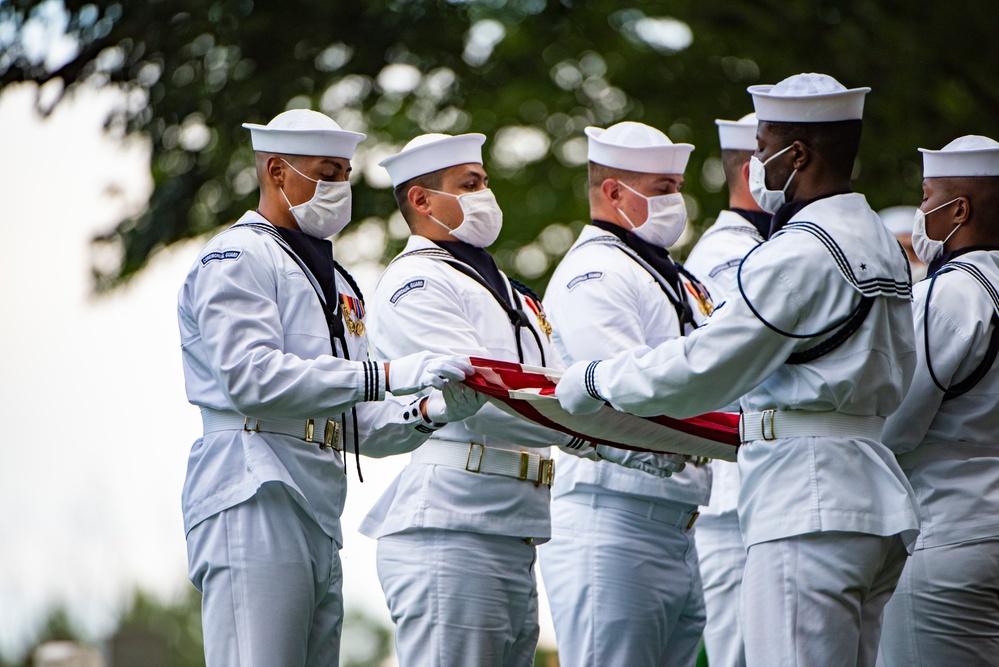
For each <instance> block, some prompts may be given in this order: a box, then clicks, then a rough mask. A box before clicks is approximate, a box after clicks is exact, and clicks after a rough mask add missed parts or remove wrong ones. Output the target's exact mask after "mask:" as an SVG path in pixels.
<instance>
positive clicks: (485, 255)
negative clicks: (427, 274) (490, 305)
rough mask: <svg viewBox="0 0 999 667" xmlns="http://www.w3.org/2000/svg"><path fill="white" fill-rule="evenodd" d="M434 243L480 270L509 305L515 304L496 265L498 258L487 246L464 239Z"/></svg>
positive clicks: (480, 273) (460, 260)
mask: <svg viewBox="0 0 999 667" xmlns="http://www.w3.org/2000/svg"><path fill="white" fill-rule="evenodd" d="M434 243H436V244H437V245H439V246H440V247H441V248H443V249H444V250H447V251H448V252H449V253H451V254H452V255H454V258H455V259H457V260H458V261H459V262H464V263H465V264H468V265H469V266H470V267H472V268H473V269H475V270H476V271H478V273H479V275H481V276H482V277H483V278H485V280H486V282H487V283H489V286H490V287H492V288H493V289H494V290H495V291H496V293H497V294H499V295H500V296H502V297H503V300H504V301H506V304H507V305H508V306H510V307H513V306H514V304H513V303H511V302H510V292H509V289H508V287H507V282H506V281H505V280H503V276H502V274H500V270H499V267H497V266H496V260H494V259H493V256H492V255H490V254H489V251H487V250H486V249H485V248H476V247H475V246H473V245H470V244H468V243H465V242H464V241H434Z"/></svg>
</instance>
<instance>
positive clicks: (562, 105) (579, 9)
mask: <svg viewBox="0 0 999 667" xmlns="http://www.w3.org/2000/svg"><path fill="white" fill-rule="evenodd" d="M60 6H62V3H60V2H59V0H47V2H42V3H39V2H34V1H31V2H28V1H13V2H6V3H0V25H6V26H7V27H8V28H9V27H10V26H13V27H14V28H15V29H14V30H13V31H11V30H9V29H8V30H6V31H3V32H2V33H0V48H2V49H3V51H2V55H0V85H7V84H10V83H12V82H16V81H23V80H30V81H36V82H38V83H41V84H45V83H46V82H50V83H49V84H48V87H47V88H43V89H42V91H43V92H45V93H46V94H45V95H41V96H40V101H44V102H45V104H46V106H45V107H43V108H42V109H41V110H42V111H43V112H44V111H45V110H46V109H47V108H49V103H48V99H49V98H50V97H56V96H53V95H52V94H51V93H52V88H55V89H56V92H58V91H61V92H62V93H67V92H71V91H72V90H73V87H74V86H77V85H80V84H81V83H83V82H89V83H91V84H98V85H115V86H120V87H121V88H122V89H124V90H126V91H128V93H129V95H128V98H127V99H128V103H127V104H124V105H123V106H122V107H121V108H120V109H118V110H117V111H116V112H115V113H114V114H113V115H112V117H111V118H109V121H108V125H109V129H111V130H112V131H117V132H121V133H139V134H141V135H142V136H145V137H148V139H149V140H150V141H151V144H152V149H153V150H152V162H151V165H150V168H151V171H152V174H153V177H154V180H155V191H154V193H153V195H152V198H151V199H150V201H149V206H148V208H147V210H146V211H145V212H143V213H142V214H141V215H139V216H138V217H136V218H133V219H128V220H123V221H122V222H121V223H120V224H119V225H117V226H116V227H115V228H114V229H112V230H109V231H108V232H107V234H104V235H102V236H101V237H100V238H99V239H95V244H97V245H104V246H108V247H110V248H111V250H112V253H111V255H112V256H113V257H115V258H116V262H115V263H114V265H113V266H95V272H94V278H95V286H96V287H97V288H98V289H99V290H103V289H107V288H110V287H113V286H115V285H117V284H120V283H121V282H123V281H126V280H127V279H128V278H129V277H131V276H132V275H133V274H134V273H135V272H136V271H138V270H140V269H141V268H142V267H143V266H144V265H145V264H146V262H147V261H148V259H149V257H150V256H151V255H152V254H154V253H155V252H156V251H157V250H158V249H160V248H162V247H164V246H166V245H169V244H171V243H174V242H176V241H178V240H181V239H185V238H189V237H192V236H197V235H202V234H206V233H208V232H211V231H213V230H215V229H216V228H218V227H219V226H221V225H225V224H227V223H230V222H232V221H233V220H235V219H236V218H237V217H238V216H239V215H240V214H241V213H242V212H243V211H244V210H246V209H247V208H252V207H253V206H254V205H255V198H256V192H255V189H254V185H253V183H252V178H250V175H249V172H248V171H247V169H248V168H249V167H250V165H251V157H252V153H251V151H250V145H249V137H248V133H247V132H246V131H245V130H243V129H242V128H241V127H240V124H241V123H242V122H245V121H255V122H266V121H267V120H268V119H269V118H271V117H272V116H273V115H275V114H276V113H279V112H280V111H283V110H284V109H286V108H290V107H311V108H314V109H318V110H323V111H327V112H329V113H330V114H331V115H332V116H333V117H334V118H336V119H337V120H338V121H339V122H340V123H341V124H342V125H344V126H346V127H349V128H351V129H357V130H361V131H364V132H366V133H367V134H368V135H369V136H368V139H367V140H366V141H365V143H364V144H363V145H362V150H361V151H360V152H359V154H358V156H357V158H356V159H355V170H356V171H358V172H369V173H370V172H371V170H374V169H377V167H374V166H373V163H374V162H376V161H377V159H380V157H382V156H383V155H384V154H385V152H386V151H388V150H392V149H393V148H397V147H399V146H401V144H403V143H404V142H405V141H407V140H408V139H410V138H412V137H413V136H414V135H416V134H418V133H421V132H427V131H439V132H440V131H443V132H450V133H458V132H465V131H477V132H483V133H485V134H486V135H487V136H488V137H490V141H489V143H487V151H490V152H489V153H487V154H488V155H489V156H490V157H487V158H486V160H487V165H486V166H487V169H489V171H490V173H491V177H492V184H493V189H494V190H495V191H496V193H497V197H498V199H499V201H500V203H501V205H502V206H503V207H504V210H505V213H506V221H507V223H506V226H505V228H504V231H503V234H502V236H501V237H500V240H499V242H498V244H497V245H496V246H495V247H494V250H496V254H497V256H498V258H499V260H500V263H501V264H502V265H503V266H504V267H505V268H506V269H508V270H510V271H511V272H512V273H514V274H516V273H518V271H517V267H518V263H517V262H516V261H515V253H516V252H518V251H519V249H521V248H522V247H524V246H525V245H529V244H532V243H533V242H535V241H536V240H537V239H538V237H539V234H541V233H542V230H544V229H545V228H546V227H547V226H548V225H551V224H552V223H569V224H570V226H572V229H571V230H567V228H561V227H557V228H555V230H556V231H555V232H554V233H549V234H548V236H544V235H542V236H541V241H542V242H541V243H538V244H535V245H533V246H532V248H533V250H534V252H535V256H536V257H535V259H538V257H537V253H538V252H543V253H545V255H542V256H541V258H540V261H541V264H540V265H541V266H542V267H543V266H544V264H546V263H547V264H548V265H549V269H548V271H550V267H551V264H552V263H553V262H554V261H555V260H557V257H558V254H560V253H561V252H562V251H564V245H565V238H566V237H567V231H574V230H575V228H578V226H579V225H580V224H581V221H583V220H584V219H585V218H586V216H587V211H586V206H585V199H584V197H583V196H582V195H583V191H584V177H585V174H584V172H585V168H584V166H583V165H581V164H580V163H579V154H580V149H581V146H584V145H585V144H581V143H580V138H581V137H582V136H583V135H582V130H583V128H584V127H585V126H587V125H591V124H592V125H599V126H604V127H606V126H607V125H609V124H612V123H614V122H616V121H619V120H624V119H629V120H640V121H642V122H645V123H648V124H650V125H653V126H655V127H658V128H661V129H663V130H665V131H666V132H667V133H668V134H669V136H670V137H671V138H672V139H673V140H674V141H689V142H692V143H694V144H695V145H696V146H697V150H696V151H695V152H694V154H693V156H692V159H691V162H690V164H689V166H688V168H687V186H686V188H685V190H686V193H687V194H688V195H689V199H688V203H689V204H690V205H691V212H692V213H693V214H694V216H693V217H694V219H695V224H697V225H698V226H699V227H703V225H704V224H705V223H706V222H708V221H709V220H710V219H711V218H713V216H714V213H715V212H716V211H717V210H718V209H720V208H722V207H723V206H724V205H725V199H724V194H723V192H721V191H720V187H719V183H718V164H717V157H718V155H719V148H718V144H717V134H716V131H715V126H714V124H713V120H714V119H715V118H738V117H740V116H742V115H743V114H745V113H747V112H749V111H751V109H752V105H751V100H750V98H749V96H748V94H746V92H745V88H746V86H748V85H751V84H754V83H775V82H777V81H779V80H780V79H782V78H784V77H786V76H789V75H791V74H794V73H797V72H802V71H821V72H826V73H829V74H832V75H833V76H835V77H837V78H838V79H839V80H840V81H842V82H843V83H844V84H846V85H848V86H860V85H869V86H871V87H872V88H873V92H872V93H871V95H869V96H868V101H867V110H866V114H865V115H866V125H865V138H864V141H863V147H862V150H861V154H860V158H859V160H858V165H857V171H856V186H857V189H858V190H860V191H862V192H865V193H866V194H867V195H868V197H869V199H870V201H871V203H872V205H873V206H874V207H875V208H880V207H884V206H888V205H894V204H899V203H917V202H918V200H919V188H918V185H919V180H920V163H919V157H918V154H917V153H916V150H915V149H916V148H917V146H927V147H934V148H938V147H940V146H942V145H943V144H945V143H946V142H948V141H950V140H951V139H953V138H955V137H957V136H960V135H962V134H969V133H974V134H985V135H991V136H996V135H999V127H997V124H999V120H997V114H996V111H997V110H999V92H997V91H999V85H997V84H999V72H997V67H996V63H997V62H999V46H997V44H999V41H997V40H995V39H992V36H993V35H994V34H996V28H997V27H999V25H997V24H999V12H995V11H994V8H992V7H991V6H990V5H989V3H973V2H966V1H963V0H962V1H957V2H950V3H912V2H909V1H903V0H877V1H875V0H846V1H840V2H832V1H830V0H796V1H795V2H786V1H781V2H777V1H776V0H724V1H721V0H714V1H713V0H672V1H669V2H664V1H648V2H634V3H631V4H629V3H622V2H619V1H617V0H561V1H552V0H549V1H546V0H477V1H476V0H366V1H365V2H329V1H328V0H325V1H317V0H284V1H282V2H280V3H279V2H269V1H265V0H258V1H257V2H254V1H253V0H217V1H215V2H203V1H201V0H145V1H143V2H138V1H132V0H122V1H119V2H111V3H108V2H100V3H82V2H78V1H76V0H65V3H64V6H65V12H62V13H60V12H58V11H53V7H55V8H58V7H60ZM53 17H54V18H53ZM664 19H670V20H672V21H673V23H669V22H666V23H663V20H664ZM31 21H37V22H41V23H43V24H44V23H47V24H53V23H54V24H56V29H59V28H61V29H62V30H63V31H64V32H65V33H66V34H68V35H70V36H71V37H73V38H75V39H76V40H77V43H78V49H77V53H76V55H75V57H72V58H71V59H69V60H68V61H67V62H59V63H52V62H48V63H46V62H44V61H43V59H42V58H40V57H38V56H37V55H33V54H32V52H31V49H30V48H29V47H30V44H27V45H26V44H25V43H24V40H23V39H21V35H23V33H24V30H22V28H23V27H24V26H26V25H27V24H28V23H29V22H31ZM657 21H659V23H657ZM650 26H658V27H660V28H662V27H664V26H665V27H668V28H671V29H673V30H674V31H675V30H677V29H679V30H680V35H681V36H682V34H683V26H686V27H687V28H689V33H690V36H691V37H692V39H691V41H690V43H689V45H687V46H686V47H684V48H681V49H679V50H671V49H670V48H668V47H667V46H664V45H662V44H657V43H656V37H655V35H654V34H653V35H652V36H651V37H650V35H649V28H650ZM678 26H679V28H678ZM50 27H51V25H50ZM653 32H654V31H653ZM490 37H492V39H490ZM493 42H495V43H493ZM673 44H674V46H675V45H676V42H673ZM469 45H471V46H469ZM490 46H491V48H490ZM400 64H402V65H409V66H412V67H414V68H416V70H418V72H419V74H420V75H421V77H420V80H419V82H418V83H417V84H416V85H415V86H414V87H413V88H412V89H411V90H404V91H398V90H393V89H392V88H391V86H388V87H386V85H383V83H384V82H385V81H386V79H384V78H382V79H380V78H379V75H380V74H382V73H383V70H385V68H386V67H387V66H389V65H400ZM397 69H398V68H397ZM406 71H407V72H409V73H412V72H413V70H406ZM509 128H516V130H514V133H515V132H518V131H519V132H523V131H524V128H529V129H528V130H527V131H528V132H533V134H532V135H531V136H532V137H534V138H535V139H541V140H542V146H543V145H544V144H545V143H547V146H548V148H547V150H545V151H544V152H543V155H541V156H540V159H536V160H534V161H529V162H528V161H525V160H523V159H521V160H520V161H518V160H517V159H516V156H513V158H512V159H500V153H501V152H502V151H503V150H504V147H505V146H508V145H510V142H504V141H501V140H498V139H501V138H502V137H509V136H511V133H510V132H509ZM535 157H537V156H535ZM508 158H509V156H508ZM354 200H355V216H354V218H355V220H357V221H363V220H368V219H371V221H372V222H373V223H375V224H379V225H383V226H384V224H385V222H384V221H385V220H386V219H387V218H388V217H389V216H390V215H391V213H392V212H393V210H394V203H393V200H392V198H391V196H390V193H389V190H388V189H387V188H385V187H372V186H371V184H370V179H369V178H366V177H364V176H363V175H362V176H361V177H360V178H359V179H358V181H357V182H356V183H355V197H354ZM398 236H401V235H397V237H398ZM401 244H402V241H401V239H400V238H396V237H391V236H390V237H389V242H388V243H387V244H386V246H385V247H384V249H383V251H384V253H385V254H386V255H391V254H392V253H394V252H395V251H397V250H398V249H399V248H400V247H401ZM104 254H105V255H106V254H107V253H106V252H105V253H104ZM546 255H547V256H546ZM341 259H342V260H345V261H347V262H348V263H349V262H350V261H351V258H350V257H341ZM534 265H535V267H537V266H538V262H537V261H536V262H535V263H534ZM548 271H542V272H541V273H540V274H538V273H537V268H535V269H533V270H532V271H531V274H532V275H526V276H525V275H522V276H521V277H526V278H528V281H529V282H532V283H533V284H534V285H535V286H538V287H541V286H543V285H544V283H545V281H546V279H547V275H548ZM535 274H536V275H535Z"/></svg>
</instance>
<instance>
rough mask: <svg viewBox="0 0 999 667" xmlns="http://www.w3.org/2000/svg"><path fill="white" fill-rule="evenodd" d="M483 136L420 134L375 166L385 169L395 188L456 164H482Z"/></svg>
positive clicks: (473, 134) (474, 134) (484, 140)
mask: <svg viewBox="0 0 999 667" xmlns="http://www.w3.org/2000/svg"><path fill="white" fill-rule="evenodd" d="M484 143H486V135H484V134H478V133H471V134H459V135H450V134H436V133H434V134H421V135H420V136H418V137H415V138H413V139H411V140H410V141H409V143H408V144H406V145H405V146H403V149H402V150H401V151H399V152H398V153H396V154H395V155H390V156H389V157H387V158H385V159H384V160H382V161H381V162H379V163H378V164H379V165H380V166H382V167H385V171H387V172H388V173H389V178H391V179H392V187H394V188H397V187H399V186H400V185H402V184H403V183H405V182H406V181H408V180H409V179H411V178H416V177H417V176H423V175H424V174H429V173H431V172H434V171H437V170H439V169H447V168H448V167H453V166H455V165H459V164H470V163H476V164H482V144H484Z"/></svg>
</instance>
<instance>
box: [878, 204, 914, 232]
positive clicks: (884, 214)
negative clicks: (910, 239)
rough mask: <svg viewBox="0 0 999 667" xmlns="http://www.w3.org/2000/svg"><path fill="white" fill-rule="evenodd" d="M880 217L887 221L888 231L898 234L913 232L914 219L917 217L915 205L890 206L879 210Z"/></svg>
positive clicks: (882, 220)
mask: <svg viewBox="0 0 999 667" xmlns="http://www.w3.org/2000/svg"><path fill="white" fill-rule="evenodd" d="M878 217H879V218H881V222H883V223H885V227H887V228H888V231H889V232H891V233H892V234H894V235H895V236H898V235H899V234H911V233H912V221H913V220H914V219H915V217H916V207H915V206H889V207H888V208H885V209H881V210H880V211H878Z"/></svg>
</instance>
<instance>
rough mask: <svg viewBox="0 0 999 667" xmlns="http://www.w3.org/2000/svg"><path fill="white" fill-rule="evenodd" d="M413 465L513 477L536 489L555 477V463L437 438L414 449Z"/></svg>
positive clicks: (548, 483) (473, 444)
mask: <svg viewBox="0 0 999 667" xmlns="http://www.w3.org/2000/svg"><path fill="white" fill-rule="evenodd" d="M412 462H413V463H424V464H428V465H437V466H445V467H447V468H458V469H460V470H467V471H468V472H474V473H480V474H483V475H499V476H501V477H512V478H513V479H519V480H522V481H525V482H534V485H535V486H540V485H541V484H546V485H548V486H551V485H552V479H553V478H554V477H555V462H554V461H552V460H551V459H546V458H542V457H541V456H539V455H538V454H531V453H529V452H525V451H512V450H509V449H497V448H495V447H486V446H485V445H481V444H479V443H477V442H462V441H456V440H442V439H440V438H430V439H429V440H427V441H426V442H425V443H423V444H422V445H420V447H419V448H418V449H416V450H414V451H413V458H412Z"/></svg>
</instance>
